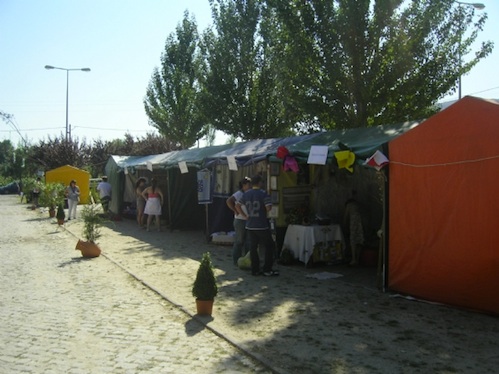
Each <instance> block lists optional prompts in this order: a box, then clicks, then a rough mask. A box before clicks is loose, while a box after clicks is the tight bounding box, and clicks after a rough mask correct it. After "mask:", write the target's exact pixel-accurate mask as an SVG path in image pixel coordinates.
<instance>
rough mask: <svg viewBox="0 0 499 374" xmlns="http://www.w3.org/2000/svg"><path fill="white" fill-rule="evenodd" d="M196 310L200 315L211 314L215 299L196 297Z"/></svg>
mask: <svg viewBox="0 0 499 374" xmlns="http://www.w3.org/2000/svg"><path fill="white" fill-rule="evenodd" d="M196 310H197V312H198V315H200V316H211V312H212V311H213V300H199V299H196Z"/></svg>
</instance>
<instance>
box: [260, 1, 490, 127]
mask: <svg viewBox="0 0 499 374" xmlns="http://www.w3.org/2000/svg"><path fill="white" fill-rule="evenodd" d="M268 3H269V4H270V6H271V7H272V8H273V9H275V10H276V12H277V13H278V14H279V19H280V21H281V24H282V26H283V33H282V36H283V39H282V40H283V43H286V44H287V48H288V53H287V54H286V56H285V57H286V59H285V61H283V64H285V65H286V67H287V68H288V69H289V71H290V73H289V77H290V79H291V80H292V87H294V89H293V90H292V95H294V98H293V99H292V101H293V102H294V103H296V104H297V105H300V108H301V111H302V112H303V113H304V114H306V116H304V120H305V121H306V119H307V117H308V119H311V118H312V119H313V118H316V119H318V122H319V123H320V125H321V126H322V127H324V128H328V129H332V128H337V127H340V128H347V127H363V126H372V125H378V124H387V123H396V122H401V121H405V120H411V119H419V118H424V117H427V116H428V115H430V114H432V113H433V110H434V109H433V105H434V104H435V103H436V102H437V101H438V99H441V98H442V97H444V96H445V95H446V94H448V93H449V92H453V91H455V88H456V81H457V79H458V77H459V75H460V74H464V73H466V72H468V71H470V69H471V68H472V67H473V66H475V65H476V64H477V63H478V62H479V61H480V60H481V59H482V58H484V57H486V56H487V55H488V54H490V52H491V51H492V47H493V44H492V43H491V42H486V43H483V44H482V45H481V47H480V48H479V50H478V51H477V52H476V53H475V56H474V57H473V58H471V59H470V60H468V61H467V62H466V63H464V64H461V61H460V56H465V55H466V54H468V52H469V49H470V46H471V45H472V43H473V42H474V41H475V40H476V37H477V35H478V32H479V31H480V30H482V28H483V25H484V22H485V20H486V18H487V16H486V14H485V13H481V15H480V16H478V17H477V16H476V15H475V14H474V10H473V8H472V7H464V6H458V5H457V4H456V2H455V1H454V0H441V1H425V0H407V1H404V0H393V1H386V0H336V1H330V0H309V1H302V0H291V1H286V2H284V1H278V0H268ZM475 21H476V22H475ZM474 22H475V23H474ZM468 30H471V31H469V32H468Z"/></svg>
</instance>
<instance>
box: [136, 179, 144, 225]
mask: <svg viewBox="0 0 499 374" xmlns="http://www.w3.org/2000/svg"><path fill="white" fill-rule="evenodd" d="M145 188H146V179H145V178H142V177H141V178H139V179H137V182H136V183H135V196H136V198H137V223H138V224H139V227H140V228H142V227H144V208H145V206H146V199H144V196H142V192H144V190H145Z"/></svg>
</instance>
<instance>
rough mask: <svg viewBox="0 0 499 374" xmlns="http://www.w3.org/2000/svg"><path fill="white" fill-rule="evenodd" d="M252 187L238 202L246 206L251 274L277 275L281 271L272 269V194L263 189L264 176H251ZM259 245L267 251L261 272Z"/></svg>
mask: <svg viewBox="0 0 499 374" xmlns="http://www.w3.org/2000/svg"><path fill="white" fill-rule="evenodd" d="M251 184H252V188H251V189H250V190H248V191H246V192H245V193H244V194H243V196H242V197H241V200H240V201H239V202H238V203H237V204H240V205H244V206H245V207H246V211H247V212H248V214H247V220H246V229H247V230H248V235H249V242H250V256H251V274H252V275H260V274H263V275H265V276H276V275H279V272H277V271H275V270H273V269H272V265H273V262H274V241H273V240H272V233H271V231H270V224H269V220H268V218H267V214H268V212H269V211H270V210H271V209H272V202H271V200H270V196H269V195H268V194H267V193H266V192H265V191H263V190H262V177H261V176H260V175H256V176H254V177H253V178H251ZM258 245H262V247H263V248H264V251H265V255H264V263H263V272H260V258H259V256H258Z"/></svg>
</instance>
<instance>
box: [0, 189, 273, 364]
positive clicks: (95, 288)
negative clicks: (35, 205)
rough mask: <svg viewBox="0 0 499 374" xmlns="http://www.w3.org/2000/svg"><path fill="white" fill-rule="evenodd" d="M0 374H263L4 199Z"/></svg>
mask: <svg viewBox="0 0 499 374" xmlns="http://www.w3.org/2000/svg"><path fill="white" fill-rule="evenodd" d="M0 207H1V209H2V211H3V212H8V214H3V215H2V216H1V217H0V234H1V238H2V239H1V243H0V256H1V258H2V260H1V261H0V292H1V295H2V296H1V299H0V342H2V349H0V372H2V373H140V372H144V373H181V372H182V373H186V372H191V373H217V372H224V373H226V372H228V373H231V372H232V373H250V372H251V373H254V372H266V369H265V368H264V367H263V366H262V365H260V364H259V363H257V362H255V361H254V360H252V359H251V358H249V357H247V356H246V355H244V354H243V353H242V352H241V351H239V350H237V349H236V348H235V347H233V346H232V345H230V344H229V343H227V342H226V341H225V340H223V339H222V338H220V337H219V336H217V335H215V334H214V333H213V332H211V331H210V330H207V329H206V328H205V327H204V326H203V325H202V324H200V323H199V322H198V321H197V320H195V319H192V318H190V317H189V316H187V315H186V314H185V313H183V312H182V311H181V310H179V309H178V308H176V307H174V306H172V305H171V304H170V303H168V302H166V301H164V300H163V299H162V298H161V297H160V296H158V295H157V294H155V293H154V292H152V291H151V290H150V289H148V288H146V287H144V286H143V285H142V284H141V283H140V282H137V281H136V280H135V279H134V278H132V277H131V276H130V275H129V274H127V273H126V272H125V271H123V270H122V269H121V268H119V267H117V266H116V265H115V264H114V263H112V262H111V261H110V260H108V259H106V258H105V257H103V256H101V257H99V258H96V259H82V258H81V257H80V255H79V252H76V251H71V250H68V249H72V248H74V246H75V243H76V241H75V238H74V237H73V236H72V235H71V233H70V232H68V231H66V230H63V229H60V228H58V227H57V225H56V224H55V222H54V221H53V220H49V219H48V215H47V218H45V216H44V215H39V214H33V212H31V211H29V210H25V209H24V206H20V205H19V204H18V199H17V198H16V197H15V196H0Z"/></svg>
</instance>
